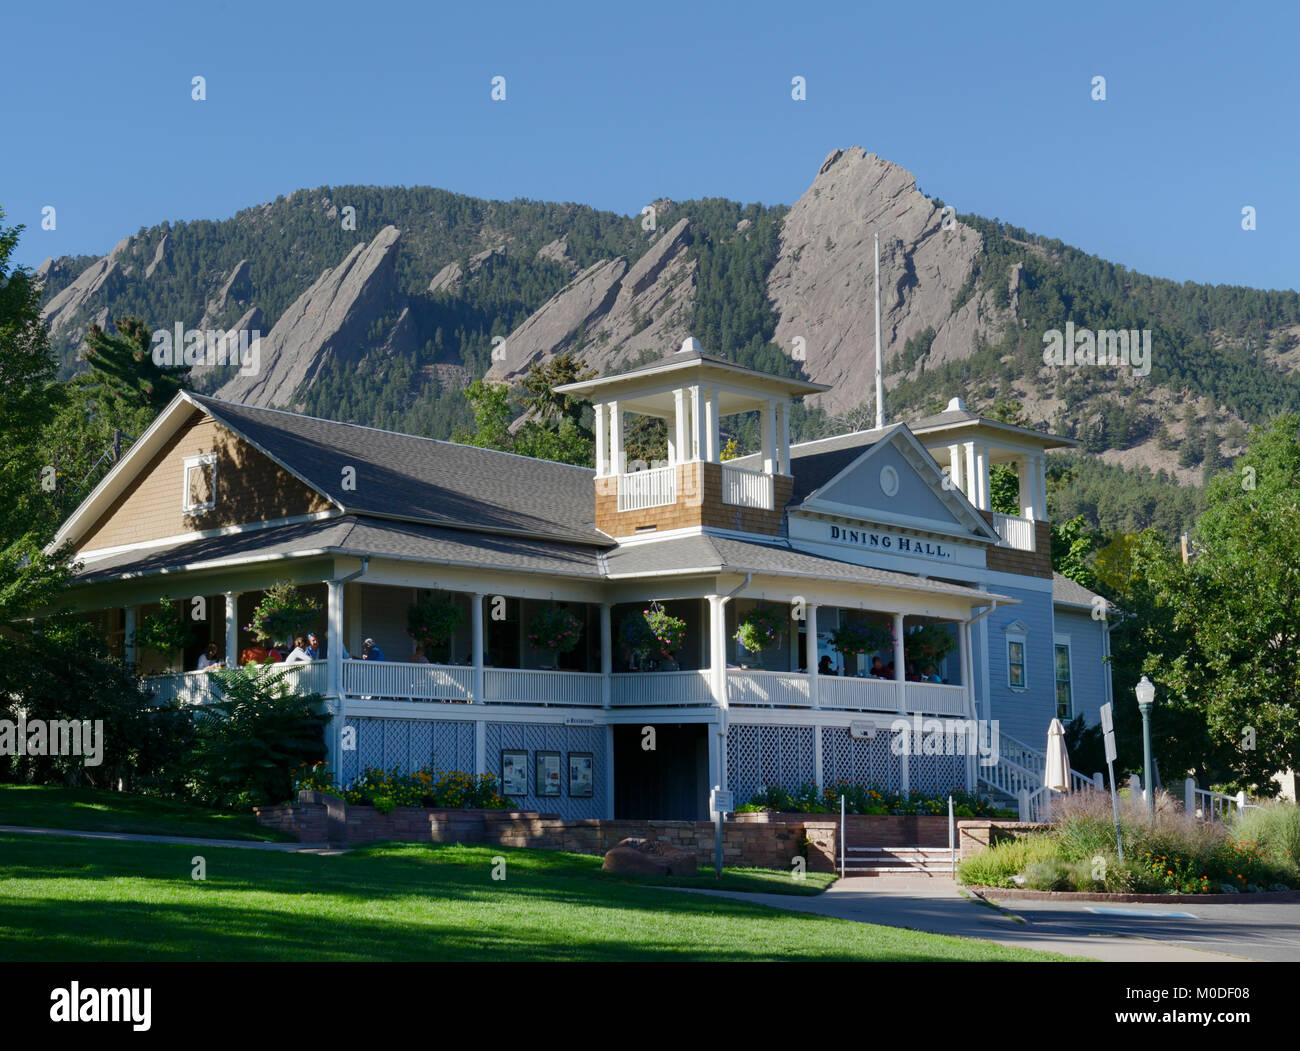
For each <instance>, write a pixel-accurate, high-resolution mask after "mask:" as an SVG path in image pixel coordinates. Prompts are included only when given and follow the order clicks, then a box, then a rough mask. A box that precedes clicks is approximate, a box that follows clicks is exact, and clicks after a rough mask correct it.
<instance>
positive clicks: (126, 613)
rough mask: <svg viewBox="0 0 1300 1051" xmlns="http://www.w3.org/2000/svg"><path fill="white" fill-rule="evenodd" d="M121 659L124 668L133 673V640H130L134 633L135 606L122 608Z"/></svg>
mask: <svg viewBox="0 0 1300 1051" xmlns="http://www.w3.org/2000/svg"><path fill="white" fill-rule="evenodd" d="M122 629H123V631H122V661H123V663H124V664H125V665H126V670H127V671H128V672H130V673H131V674H132V675H134V674H135V642H134V641H132V639H133V636H134V635H135V607H134V606H125V607H123V609H122Z"/></svg>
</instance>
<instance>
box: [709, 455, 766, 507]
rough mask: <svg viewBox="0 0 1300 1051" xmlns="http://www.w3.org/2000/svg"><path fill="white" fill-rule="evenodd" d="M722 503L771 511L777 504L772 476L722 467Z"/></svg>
mask: <svg viewBox="0 0 1300 1051" xmlns="http://www.w3.org/2000/svg"><path fill="white" fill-rule="evenodd" d="M722 502H723V503H724V504H736V505H737V506H739V507H762V508H766V509H767V510H768V511H771V510H772V508H773V506H774V504H775V497H774V495H773V483H772V476H771V475H770V474H764V473H763V472H762V471H747V470H745V469H744V468H743V467H729V466H728V465H727V464H725V463H724V464H723V465H722Z"/></svg>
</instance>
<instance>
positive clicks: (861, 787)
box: [736, 780, 1015, 818]
mask: <svg viewBox="0 0 1300 1051" xmlns="http://www.w3.org/2000/svg"><path fill="white" fill-rule="evenodd" d="M841 796H843V797H844V809H845V812H846V813H849V814H916V815H921V814H924V815H930V816H933V817H946V816H947V814H948V797H949V796H951V797H952V801H953V813H954V816H956V817H965V818H969V817H1015V814H1014V813H1012V812H1011V811H1007V810H1002V809H1000V808H998V807H996V806H994V805H993V803H992V801H990V800H989V799H986V798H985V797H984V796H980V795H976V794H974V793H972V792H967V791H966V790H965V789H962V788H954V789H953V790H952V791H951V792H945V793H944V794H943V795H932V794H929V793H926V792H921V791H919V790H918V789H912V790H911V791H909V792H900V791H898V790H896V789H892V788H885V787H882V786H881V785H878V784H874V783H873V784H863V783H860V782H855V781H847V780H840V781H834V782H832V783H830V784H828V785H826V787H825V788H819V787H818V786H817V785H813V784H807V783H805V784H802V785H800V786H799V787H798V788H797V789H795V790H794V791H792V792H791V791H787V790H786V789H784V788H782V787H781V786H780V785H768V786H767V787H766V788H764V789H763V790H762V791H759V792H756V793H755V794H754V796H753V798H752V799H751V800H750V801H749V802H748V803H746V804H745V805H744V806H741V807H738V808H737V809H736V813H738V814H752V813H758V812H760V811H777V812H789V813H801V814H838V813H839V812H840V797H841Z"/></svg>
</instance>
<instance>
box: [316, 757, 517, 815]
mask: <svg viewBox="0 0 1300 1051" xmlns="http://www.w3.org/2000/svg"><path fill="white" fill-rule="evenodd" d="M294 788H295V790H297V791H313V792H325V793H328V794H329V795H334V796H338V797H339V798H340V799H342V800H343V801H344V802H347V803H351V804H352V805H354V806H355V805H370V806H373V807H375V809H377V810H379V811H380V812H381V813H388V812H390V811H392V810H393V808H394V807H399V806H412V807H436V808H444V807H445V808H451V809H470V810H512V809H514V807H515V802H514V800H512V799H510V798H508V797H506V796H503V795H501V794H500V793H499V792H498V791H497V779H496V775H495V774H480V775H478V776H477V777H475V776H474V775H473V774H467V773H464V772H463V771H460V770H434V769H432V768H430V767H427V766H423V767H421V768H420V769H419V770H416V771H414V772H412V773H403V772H402V771H401V770H400V769H399V768H398V767H393V768H392V769H391V770H387V771H385V770H379V769H376V768H375V767H371V766H368V767H366V768H365V770H363V771H362V772H361V774H360V776H358V777H355V778H353V779H352V780H351V781H349V782H348V784H347V785H345V786H339V785H338V784H337V783H336V781H335V777H334V774H333V773H332V772H331V771H330V769H329V764H328V763H317V764H316V765H315V766H312V767H305V766H304V767H301V768H300V769H299V774H298V776H297V778H296V779H295V783H294Z"/></svg>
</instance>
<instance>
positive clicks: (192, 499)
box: [181, 453, 217, 515]
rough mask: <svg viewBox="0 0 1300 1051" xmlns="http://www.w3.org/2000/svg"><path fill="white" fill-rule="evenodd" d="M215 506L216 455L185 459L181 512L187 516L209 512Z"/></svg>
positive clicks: (209, 454)
mask: <svg viewBox="0 0 1300 1051" xmlns="http://www.w3.org/2000/svg"><path fill="white" fill-rule="evenodd" d="M216 504H217V454H216V453H204V454H203V455H202V456H187V457H185V488H184V491H183V492H182V494H181V510H182V511H183V512H184V513H185V514H187V515H200V514H203V512H205V511H211V510H212V509H213V508H214V507H215V506H216Z"/></svg>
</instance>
